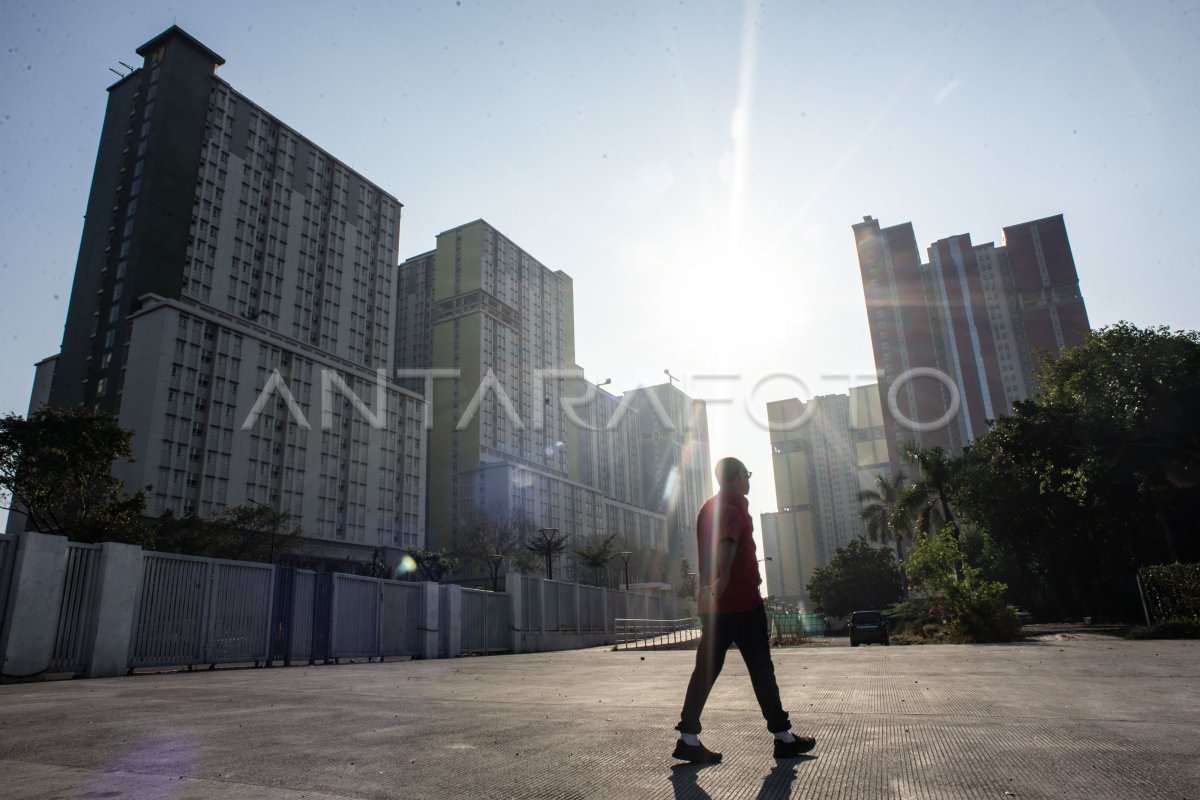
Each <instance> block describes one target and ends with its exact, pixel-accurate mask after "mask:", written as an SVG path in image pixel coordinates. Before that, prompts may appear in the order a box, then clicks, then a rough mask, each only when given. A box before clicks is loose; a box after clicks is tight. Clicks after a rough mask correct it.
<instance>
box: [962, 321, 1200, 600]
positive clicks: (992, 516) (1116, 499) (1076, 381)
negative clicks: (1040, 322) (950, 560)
mask: <svg viewBox="0 0 1200 800" xmlns="http://www.w3.org/2000/svg"><path fill="white" fill-rule="evenodd" d="M1038 378H1039V381H1040V386H1039V388H1038V389H1037V391H1036V392H1035V393H1034V394H1033V396H1032V397H1031V398H1030V399H1029V400H1028V401H1025V402H1018V403H1016V404H1015V406H1014V409H1013V413H1012V414H1011V415H1009V416H1005V417H1001V418H999V419H997V420H996V421H995V423H994V424H993V427H992V429H991V431H989V432H988V433H987V434H986V435H985V436H983V437H981V438H980V439H978V440H977V441H976V442H975V443H974V444H973V445H972V446H970V447H969V448H967V450H966V451H965V453H964V456H963V458H962V463H961V466H960V471H959V473H958V475H957V480H956V486H957V490H956V493H955V496H954V500H955V504H956V506H957V508H958V509H959V510H960V512H961V513H963V514H964V515H965V516H967V517H968V518H969V519H971V520H972V521H973V522H974V523H975V524H977V525H978V526H979V527H980V528H981V529H982V530H983V532H984V533H985V534H986V535H987V536H988V537H990V538H991V539H992V540H993V541H994V543H995V545H996V547H997V550H998V552H999V553H1000V554H1001V555H1004V554H1007V555H1009V556H1015V557H1017V558H1019V559H1020V560H1021V562H1022V563H1023V564H1024V565H1025V566H1026V567H1027V570H1028V572H1029V573H1030V574H1029V575H1027V576H1025V578H1024V580H1025V582H1026V583H1027V585H1028V584H1029V583H1032V582H1037V583H1039V584H1040V589H1041V590H1042V591H1045V592H1046V593H1047V594H1048V595H1050V602H1051V603H1052V604H1053V605H1055V606H1056V607H1057V610H1059V611H1061V612H1063V613H1079V612H1083V613H1119V612H1122V611H1124V610H1127V609H1128V608H1130V607H1131V606H1132V605H1133V604H1135V603H1136V600H1135V599H1133V598H1134V597H1135V595H1134V592H1135V584H1134V578H1133V575H1134V570H1135V569H1136V568H1137V567H1138V566H1139V565H1143V564H1153V563H1164V562H1170V561H1176V560H1181V561H1196V560H1198V559H1200V546H1198V541H1197V536H1196V534H1195V529H1196V525H1195V519H1196V517H1197V513H1198V512H1200V488H1198V485H1200V334H1197V333H1195V332H1178V331H1176V332H1172V331H1170V330H1169V329H1167V328H1137V327H1136V326H1133V325H1131V324H1129V323H1120V324H1118V325H1113V326H1110V327H1107V328H1103V329H1100V330H1097V331H1093V332H1091V333H1089V334H1088V336H1087V338H1086V340H1085V342H1084V343H1083V344H1082V345H1079V346H1078V347H1075V348H1072V349H1071V350H1068V351H1067V352H1065V353H1064V354H1063V355H1062V356H1060V357H1059V358H1056V359H1049V360H1047V361H1046V362H1045V364H1044V366H1043V367H1042V369H1041V370H1040V371H1039V373H1038Z"/></svg>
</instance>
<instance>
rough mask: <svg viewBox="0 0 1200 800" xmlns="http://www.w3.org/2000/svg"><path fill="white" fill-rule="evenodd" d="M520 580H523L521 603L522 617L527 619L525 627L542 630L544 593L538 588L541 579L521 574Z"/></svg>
mask: <svg viewBox="0 0 1200 800" xmlns="http://www.w3.org/2000/svg"><path fill="white" fill-rule="evenodd" d="M518 580H520V581H521V605H522V606H523V608H522V609H521V610H522V613H521V619H523V620H525V627H526V629H527V630H531V631H537V630H541V629H542V595H541V592H540V591H539V590H538V586H539V585H540V581H539V580H538V579H537V578H531V577H529V576H528V575H521V576H520V577H519V578H518ZM556 627H557V623H556Z"/></svg>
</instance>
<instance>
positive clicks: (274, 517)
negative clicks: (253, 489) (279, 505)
mask: <svg viewBox="0 0 1200 800" xmlns="http://www.w3.org/2000/svg"><path fill="white" fill-rule="evenodd" d="M246 499H247V500H249V498H246ZM250 502H251V503H253V504H254V505H256V506H258V507H259V508H265V509H266V510H267V511H270V512H271V563H272V564H274V563H275V534H276V533H277V532H278V531H279V512H278V511H276V510H275V509H273V508H271V507H270V506H269V505H267V504H266V503H260V502H258V501H257V500H250Z"/></svg>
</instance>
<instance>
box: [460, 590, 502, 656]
mask: <svg viewBox="0 0 1200 800" xmlns="http://www.w3.org/2000/svg"><path fill="white" fill-rule="evenodd" d="M461 619H462V636H461V647H462V651H463V652H464V653H499V652H505V651H509V650H512V628H511V624H510V622H511V620H512V598H511V597H509V595H507V594H498V593H496V592H488V591H484V590H482V589H463V590H462V617H461Z"/></svg>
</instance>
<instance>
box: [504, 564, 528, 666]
mask: <svg viewBox="0 0 1200 800" xmlns="http://www.w3.org/2000/svg"><path fill="white" fill-rule="evenodd" d="M504 589H505V592H506V594H508V600H509V605H510V606H512V616H511V618H510V620H509V625H508V626H509V628H510V629H511V630H510V633H512V651H513V652H514V653H519V652H521V643H522V641H521V640H522V639H524V637H525V626H526V624H527V620H526V619H525V580H524V578H523V576H521V575H518V574H517V573H515V572H510V573H508V575H507V576H506V578H505V580H504Z"/></svg>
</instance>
